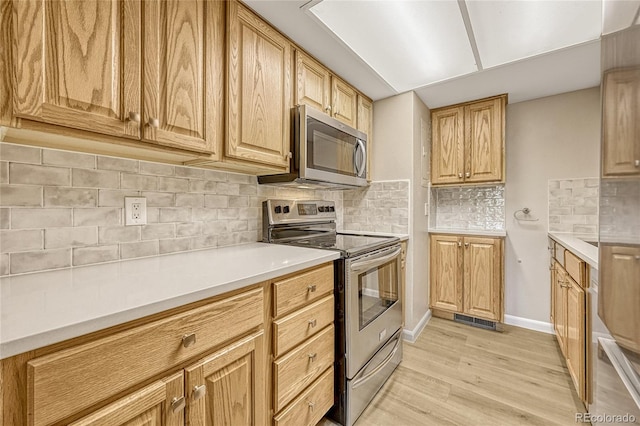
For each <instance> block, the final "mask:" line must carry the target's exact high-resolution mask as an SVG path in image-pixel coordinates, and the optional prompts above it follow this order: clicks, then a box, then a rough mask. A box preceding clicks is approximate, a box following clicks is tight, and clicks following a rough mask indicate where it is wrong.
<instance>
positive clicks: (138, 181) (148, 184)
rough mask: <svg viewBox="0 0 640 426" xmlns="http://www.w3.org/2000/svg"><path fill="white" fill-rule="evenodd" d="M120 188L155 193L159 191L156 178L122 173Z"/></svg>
mask: <svg viewBox="0 0 640 426" xmlns="http://www.w3.org/2000/svg"><path fill="white" fill-rule="evenodd" d="M120 187H121V188H122V189H138V190H141V191H155V190H157V189H158V178H156V177H155V176H147V175H138V174H130V173H122V177H121V179H120Z"/></svg>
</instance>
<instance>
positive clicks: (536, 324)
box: [504, 315, 555, 334]
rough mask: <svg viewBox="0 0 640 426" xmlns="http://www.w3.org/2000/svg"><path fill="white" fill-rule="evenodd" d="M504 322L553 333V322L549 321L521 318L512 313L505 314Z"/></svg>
mask: <svg viewBox="0 0 640 426" xmlns="http://www.w3.org/2000/svg"><path fill="white" fill-rule="evenodd" d="M504 323H505V324H509V325H515V326H516V327H522V328H526V329H529V330H534V331H541V332H543V333H547V334H555V331H554V329H553V324H551V323H550V322H544V321H537V320H532V319H527V318H521V317H516V316H513V315H505V316H504Z"/></svg>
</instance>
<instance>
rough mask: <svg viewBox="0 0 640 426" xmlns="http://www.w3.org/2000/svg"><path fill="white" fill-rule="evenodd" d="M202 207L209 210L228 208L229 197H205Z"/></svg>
mask: <svg viewBox="0 0 640 426" xmlns="http://www.w3.org/2000/svg"><path fill="white" fill-rule="evenodd" d="M204 206H205V207H209V208H225V207H229V197H227V196H225V195H205V196H204Z"/></svg>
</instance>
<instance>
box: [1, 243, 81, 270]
mask: <svg viewBox="0 0 640 426" xmlns="http://www.w3.org/2000/svg"><path fill="white" fill-rule="evenodd" d="M10 264H11V266H10V268H11V273H12V274H21V273H24V272H35V271H46V270H47V269H59V268H68V267H70V266H71V249H60V250H39V251H30V252H22V253H11V256H10Z"/></svg>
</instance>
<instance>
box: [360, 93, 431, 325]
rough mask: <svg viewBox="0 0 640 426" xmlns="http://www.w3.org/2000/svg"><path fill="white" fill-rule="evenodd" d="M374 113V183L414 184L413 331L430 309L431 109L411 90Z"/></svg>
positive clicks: (409, 297) (409, 296) (409, 311)
mask: <svg viewBox="0 0 640 426" xmlns="http://www.w3.org/2000/svg"><path fill="white" fill-rule="evenodd" d="M373 114H374V121H373V123H374V128H373V138H374V143H373V145H372V151H373V157H372V171H373V180H374V181H380V180H383V181H384V180H396V179H408V180H410V185H409V191H410V199H409V235H410V238H409V243H408V250H407V285H406V289H405V299H404V304H405V329H408V330H413V329H414V328H415V327H416V326H417V325H418V324H419V323H420V320H421V319H423V318H424V316H425V315H426V313H427V311H428V306H429V305H428V304H429V300H428V288H429V287H428V277H429V274H428V269H427V268H428V261H427V259H428V252H427V250H428V235H427V219H428V218H427V216H425V215H424V203H426V202H428V199H429V192H428V190H427V188H424V187H422V186H421V173H422V160H423V157H422V147H421V118H422V120H423V121H424V122H425V123H426V124H427V125H428V124H429V110H428V109H427V107H426V106H425V105H424V104H423V103H422V101H421V100H420V99H419V98H418V97H417V96H416V95H415V93H413V92H407V93H403V94H401V95H397V96H394V97H391V98H387V99H384V100H381V101H377V102H375V103H374V107H373ZM428 133H429V132H427V134H428ZM427 151H428V149H427Z"/></svg>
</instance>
